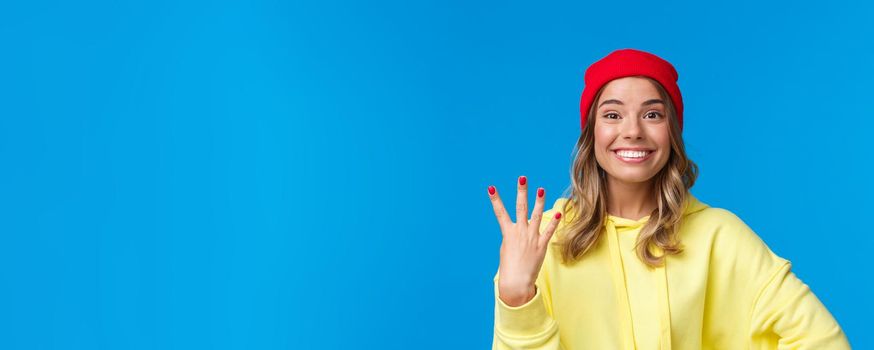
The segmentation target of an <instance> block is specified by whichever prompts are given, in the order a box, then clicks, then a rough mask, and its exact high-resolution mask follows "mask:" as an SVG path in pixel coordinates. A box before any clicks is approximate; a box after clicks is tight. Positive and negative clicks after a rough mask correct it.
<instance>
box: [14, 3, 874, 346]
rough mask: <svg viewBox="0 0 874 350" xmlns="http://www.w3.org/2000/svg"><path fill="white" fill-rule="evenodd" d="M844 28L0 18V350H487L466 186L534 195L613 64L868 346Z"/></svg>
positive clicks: (859, 146)
mask: <svg viewBox="0 0 874 350" xmlns="http://www.w3.org/2000/svg"><path fill="white" fill-rule="evenodd" d="M25 3H26V4H25ZM22 4H24V5H22ZM872 15H874V10H872V8H871V7H861V5H856V4H853V3H852V2H844V1H829V2H827V3H819V4H810V6H799V5H797V4H796V3H793V2H786V3H784V4H763V3H760V2H754V1H733V2H724V3H717V4H710V5H703V4H699V3H696V2H690V3H681V2H673V1H669V2H662V3H660V4H654V3H652V2H624V3H622V4H618V3H615V2H603V3H602V4H598V3H592V4H581V3H579V2H569V3H555V2H552V3H543V4H541V5H537V6H535V5H533V4H532V3H530V2H506V1H501V2H477V3H471V2H446V1H428V2H417V3H415V4H412V3H410V2H402V1H397V2H385V1H383V2H351V1H319V2H317V3H316V2H310V3H304V2H282V1H263V0H259V1H195V2H176V1H140V2H114V1H106V2H98V1H86V2H66V3H55V2H43V1H28V2H11V1H8V2H5V3H4V4H3V5H2V7H0V44H2V48H3V49H2V55H0V123H2V124H0V162H2V163H0V164H2V172H0V348H3V349H94V348H100V349H137V348H142V349H154V348H160V349H188V348H211V349H242V348H262V349H279V348H294V349H308V348H321V349H341V348H382V349H389V348H394V349H406V348H418V349H450V348H452V349H462V348H464V349H484V348H488V347H490V346H491V341H492V326H493V323H492V322H493V307H494V304H493V302H494V299H493V290H492V277H493V276H494V273H495V271H496V269H497V264H498V248H499V246H500V230H499V229H498V226H497V223H496V222H495V220H494V216H493V214H492V209H491V205H490V203H489V201H488V198H487V195H486V187H487V186H488V185H490V184H494V185H496V186H497V187H498V189H499V190H501V189H503V190H505V191H510V189H512V188H513V187H514V186H515V180H516V177H517V176H519V175H527V176H528V178H529V181H530V183H531V186H532V188H534V187H535V186H544V187H545V188H546V189H547V196H548V199H547V200H548V202H549V203H552V202H553V201H554V200H555V199H556V197H557V196H558V195H559V194H560V192H561V191H562V190H563V189H564V188H565V187H566V186H567V185H568V171H569V165H570V160H571V152H572V148H573V145H574V142H575V141H576V138H577V136H578V133H579V115H578V108H579V105H578V103H579V95H580V92H581V91H582V89H583V84H582V76H583V72H584V70H585V68H586V67H587V66H588V65H589V64H591V63H592V62H594V61H595V60H597V59H599V58H601V57H603V56H604V55H606V54H608V53H609V52H610V51H612V50H615V49H618V48H625V47H633V48H638V49H642V50H647V51H651V52H653V53H655V54H657V55H660V56H662V57H664V58H665V59H667V60H669V61H671V62H672V63H673V64H674V65H675V66H676V67H677V69H678V71H679V72H680V80H679V84H680V87H681V89H682V92H683V97H684V100H685V108H686V109H685V116H686V122H685V130H684V136H685V140H686V145H687V149H688V152H689V154H690V156H691V157H692V159H693V160H694V161H696V162H697V163H698V165H699V166H700V167H701V176H700V178H699V182H698V183H697V184H696V186H695V187H694V188H693V193H695V194H696V196H698V197H699V198H700V199H701V200H702V201H704V202H706V203H708V204H710V205H712V206H717V207H723V208H727V209H729V210H731V211H733V212H735V213H736V214H738V216H740V217H741V218H742V219H744V220H745V221H746V222H747V223H748V224H749V225H750V226H751V227H752V228H753V229H754V230H755V231H756V232H757V233H758V234H759V235H760V236H761V237H762V238H763V239H764V240H765V241H766V242H767V244H768V245H769V246H770V247H771V248H772V250H774V251H775V252H776V253H777V254H778V255H780V256H782V257H784V258H787V259H789V260H791V261H792V262H793V264H794V268H793V269H794V271H795V273H796V274H797V275H798V276H799V277H800V278H801V279H802V280H803V281H804V282H806V283H807V284H808V285H809V286H810V287H811V288H812V289H813V291H814V292H815V293H816V295H817V296H818V297H819V298H820V299H821V300H822V301H823V303H825V304H826V306H827V307H828V308H829V310H830V311H831V312H832V314H833V315H834V316H835V317H836V319H837V320H838V322H839V323H840V324H841V326H842V327H843V328H844V331H845V332H846V333H847V335H848V337H849V339H850V342H851V343H852V344H853V345H854V347H856V348H860V349H864V348H872V347H874V336H872V334H871V332H869V331H868V330H869V329H870V325H869V322H866V321H865V319H866V318H867V317H870V315H871V313H872V311H874V307H872V299H871V295H872V294H874V293H872V286H871V277H872V274H871V272H870V266H869V264H870V261H871V259H870V256H869V252H870V250H871V246H872V244H874V238H872V229H871V224H870V219H871V217H872V216H871V212H872V210H874V204H872V201H871V197H872V195H874V191H872V186H871V182H870V174H869V171H870V169H871V167H870V163H871V161H872V158H874V157H871V155H870V151H869V150H868V146H869V145H870V140H871V130H872V128H874V121H872V119H874V118H872V117H874V107H872V104H871V92H872V89H871V83H872V80H874V64H872V62H874V40H871V38H872V37H874V27H872V26H871V22H870V18H871V16H872ZM532 192H533V191H532ZM530 195H531V197H532V198H533V193H531V194H530ZM510 198H515V197H513V196H510ZM505 200H506V199H505Z"/></svg>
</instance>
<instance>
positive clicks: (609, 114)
mask: <svg viewBox="0 0 874 350" xmlns="http://www.w3.org/2000/svg"><path fill="white" fill-rule="evenodd" d="M611 115H612V116H616V118H612V117H610V116H611ZM604 118H607V119H618V118H619V114H616V113H607V114H604Z"/></svg>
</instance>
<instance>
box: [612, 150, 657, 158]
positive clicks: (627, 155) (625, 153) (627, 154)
mask: <svg viewBox="0 0 874 350" xmlns="http://www.w3.org/2000/svg"><path fill="white" fill-rule="evenodd" d="M649 153H650V152H649V151H626V150H621V151H616V154H618V155H619V156H620V157H622V158H643V157H646V155H647V154H649Z"/></svg>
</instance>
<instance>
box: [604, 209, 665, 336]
mask: <svg viewBox="0 0 874 350" xmlns="http://www.w3.org/2000/svg"><path fill="white" fill-rule="evenodd" d="M606 221H607V222H606V227H607V242H608V244H609V246H610V259H611V261H612V264H611V268H612V270H613V271H612V273H611V275H612V276H613V284H614V286H615V290H616V297H617V300H619V304H620V305H619V307H620V311H619V313H620V319H621V322H622V332H623V338H624V339H625V347H624V348H625V349H629V350H634V349H635V344H634V323H633V322H632V318H631V304H630V303H629V301H628V287H627V285H626V284H625V268H624V265H623V263H622V256H621V255H620V254H621V248H620V246H619V237H618V231H617V230H616V223H615V222H614V221H613V219H612V218H610V217H608V218H607V220H606ZM641 225H643V223H641ZM666 270H667V261H665V264H664V265H662V266H659V267H656V268H654V271H653V273H655V276H654V278H655V280H656V285H657V286H658V287H657V289H658V300H659V324H660V326H661V327H660V329H659V342H660V344H661V348H662V350H670V349H671V312H670V307H669V305H670V300H669V299H668V279H667V272H666Z"/></svg>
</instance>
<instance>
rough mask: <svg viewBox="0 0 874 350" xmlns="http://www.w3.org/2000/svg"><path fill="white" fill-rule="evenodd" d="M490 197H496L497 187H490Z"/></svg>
mask: <svg viewBox="0 0 874 350" xmlns="http://www.w3.org/2000/svg"><path fill="white" fill-rule="evenodd" d="M489 195H490V196H494V195H495V186H489Z"/></svg>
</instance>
